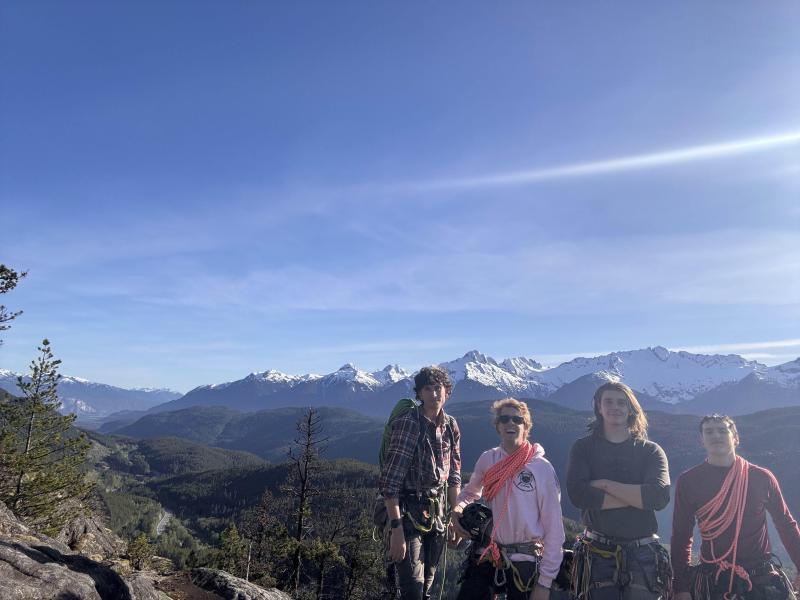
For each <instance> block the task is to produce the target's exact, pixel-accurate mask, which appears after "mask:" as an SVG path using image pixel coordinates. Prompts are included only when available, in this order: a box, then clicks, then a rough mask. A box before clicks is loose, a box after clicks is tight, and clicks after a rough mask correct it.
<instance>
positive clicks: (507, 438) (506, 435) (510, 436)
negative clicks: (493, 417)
mask: <svg viewBox="0 0 800 600" xmlns="http://www.w3.org/2000/svg"><path fill="white" fill-rule="evenodd" d="M514 419H516V420H517V421H520V422H519V423H515V422H514ZM503 421H506V422H505V423H504V422H503ZM495 428H496V429H497V433H498V434H500V439H501V440H502V441H504V442H508V443H509V444H511V445H513V446H519V445H520V444H522V442H524V441H525V438H527V437H528V428H527V427H526V426H525V419H524V418H523V417H522V414H521V413H520V412H519V409H516V408H514V407H513V406H504V407H503V408H501V409H500V413H499V414H498V415H497V425H495Z"/></svg>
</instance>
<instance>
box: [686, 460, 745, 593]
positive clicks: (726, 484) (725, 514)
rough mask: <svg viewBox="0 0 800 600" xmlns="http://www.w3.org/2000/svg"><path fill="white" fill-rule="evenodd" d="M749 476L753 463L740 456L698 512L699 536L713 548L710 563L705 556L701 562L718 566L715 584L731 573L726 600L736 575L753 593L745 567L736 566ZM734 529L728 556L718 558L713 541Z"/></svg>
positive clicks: (726, 554)
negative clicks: (725, 573) (724, 575)
mask: <svg viewBox="0 0 800 600" xmlns="http://www.w3.org/2000/svg"><path fill="white" fill-rule="evenodd" d="M749 474H750V463H748V462H747V461H746V460H745V459H743V458H742V457H741V456H737V457H736V459H735V460H734V462H733V466H731V468H730V471H728V475H727V476H726V477H725V481H723V482H722V487H721V488H720V490H719V492H717V495H716V496H714V497H713V498H712V499H711V500H709V501H708V502H706V503H705V504H704V505H703V506H701V507H700V509H699V510H698V511H697V525H698V527H699V529H700V535H701V536H702V538H703V541H708V542H709V544H710V546H711V560H706V559H705V558H703V557H702V556H700V560H701V561H702V562H704V563H708V564H713V565H717V574H716V577H715V579H714V580H715V581H719V576H720V575H721V574H722V572H723V571H725V570H728V569H730V571H731V580H730V583H729V585H728V591H727V593H726V594H725V599H726V600H728V598H729V594H730V593H731V592H732V591H733V577H734V575H738V576H739V577H741V578H742V579H743V580H744V581H745V582H746V583H747V590H748V591H750V590H752V589H753V584H752V582H751V581H750V575H749V574H748V573H747V571H746V570H745V569H744V568H743V567H741V566H740V565H737V564H736V549H737V546H738V544H739V532H740V531H741V530H742V518H743V517H744V505H745V502H746V500H747V482H748V477H749ZM731 526H733V527H734V531H733V540H732V542H731V546H730V548H728V551H727V552H725V554H723V555H722V556H719V557H718V556H717V555H716V552H715V550H714V541H715V540H717V539H718V538H719V537H720V536H721V535H722V534H724V533H725V532H726V531H728V529H730V527H731Z"/></svg>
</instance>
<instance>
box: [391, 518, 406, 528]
mask: <svg viewBox="0 0 800 600" xmlns="http://www.w3.org/2000/svg"><path fill="white" fill-rule="evenodd" d="M402 524H403V519H402V518H400V519H392V520H391V521H389V525H390V526H391V527H392V529H397V528H398V527H400V525H402Z"/></svg>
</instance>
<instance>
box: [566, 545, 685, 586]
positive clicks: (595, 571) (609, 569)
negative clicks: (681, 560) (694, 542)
mask: <svg viewBox="0 0 800 600" xmlns="http://www.w3.org/2000/svg"><path fill="white" fill-rule="evenodd" d="M609 549H611V548H609ZM623 554H624V564H623V570H622V571H621V572H618V569H617V561H616V559H615V558H614V557H610V558H604V557H602V556H600V555H598V554H595V553H592V554H590V560H591V566H590V569H591V571H590V586H589V590H588V593H587V594H586V597H585V598H582V599H580V600H659V599H664V598H666V591H667V590H666V588H665V587H664V585H663V582H662V581H661V580H662V579H663V578H664V575H663V571H661V573H662V575H661V577H659V571H660V568H659V567H660V566H663V565H659V563H661V562H662V561H666V562H667V563H668V562H669V557H668V556H667V553H666V550H664V548H663V547H662V546H661V545H659V544H658V543H657V542H654V543H653V544H649V545H645V546H629V547H626V548H625V549H624V550H623ZM577 567H578V569H579V570H582V569H584V568H586V564H585V563H583V564H579V565H577ZM579 579H580V576H579Z"/></svg>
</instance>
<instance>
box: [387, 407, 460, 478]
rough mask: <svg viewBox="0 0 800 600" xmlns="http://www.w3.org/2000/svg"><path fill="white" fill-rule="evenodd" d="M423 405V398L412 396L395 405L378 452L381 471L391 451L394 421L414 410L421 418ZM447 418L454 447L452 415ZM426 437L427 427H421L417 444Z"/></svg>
mask: <svg viewBox="0 0 800 600" xmlns="http://www.w3.org/2000/svg"><path fill="white" fill-rule="evenodd" d="M421 407H422V401H421V400H412V399H411V398H403V399H402V400H399V401H398V402H397V404H395V405H394V408H393V409H392V413H391V414H390V415H389V420H388V421H386V425H384V427H383V436H382V437H381V449H380V451H379V452H378V465H380V468H381V471H383V465H384V463H385V462H386V455H387V454H388V453H389V444H390V442H391V440H392V421H394V420H395V419H396V418H397V417H400V416H402V415H404V414H406V413H407V412H410V411H412V410H415V411H417V419H419V409H420V408H421ZM445 418H446V422H445V429H446V431H447V435H448V437H449V439H450V447H451V448H454V447H455V445H456V440H455V436H454V434H453V422H452V417H451V416H450V415H446V417H445ZM424 437H425V429H423V428H422V427H420V429H419V440H417V446H419V445H420V444H421V443H422V439H423V438H424Z"/></svg>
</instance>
